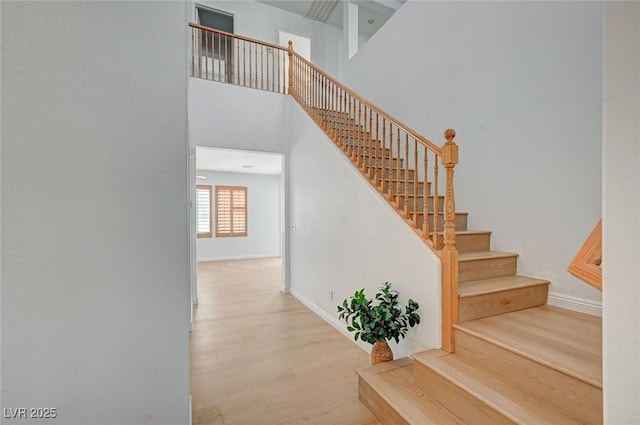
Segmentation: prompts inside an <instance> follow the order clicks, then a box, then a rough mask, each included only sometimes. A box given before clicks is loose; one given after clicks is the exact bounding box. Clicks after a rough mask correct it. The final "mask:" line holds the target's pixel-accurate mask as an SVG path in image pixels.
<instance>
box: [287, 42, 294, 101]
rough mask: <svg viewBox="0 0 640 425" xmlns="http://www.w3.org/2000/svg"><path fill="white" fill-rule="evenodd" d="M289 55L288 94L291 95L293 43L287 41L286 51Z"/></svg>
mask: <svg viewBox="0 0 640 425" xmlns="http://www.w3.org/2000/svg"><path fill="white" fill-rule="evenodd" d="M287 54H288V55H289V94H290V95H292V93H293V41H291V40H289V49H288V50H287Z"/></svg>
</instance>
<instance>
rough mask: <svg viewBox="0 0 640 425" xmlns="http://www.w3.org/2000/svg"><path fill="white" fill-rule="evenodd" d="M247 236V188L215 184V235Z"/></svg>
mask: <svg viewBox="0 0 640 425" xmlns="http://www.w3.org/2000/svg"><path fill="white" fill-rule="evenodd" d="M228 236H247V188H246V187H245V186H216V237H228Z"/></svg>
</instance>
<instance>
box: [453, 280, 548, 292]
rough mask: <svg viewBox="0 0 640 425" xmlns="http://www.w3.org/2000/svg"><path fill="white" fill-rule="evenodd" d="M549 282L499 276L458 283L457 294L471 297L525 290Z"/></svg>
mask: <svg viewBox="0 0 640 425" xmlns="http://www.w3.org/2000/svg"><path fill="white" fill-rule="evenodd" d="M548 283H549V281H548V280H545V279H537V278H534V277H528V276H520V275H515V276H501V277H494V278H489V279H480V280H470V281H467V282H460V284H459V287H458V294H460V297H473V296H476V295H482V294H490V293H494V292H501V291H506V290H510V289H517V288H525V287H528V286H535V285H545V284H548Z"/></svg>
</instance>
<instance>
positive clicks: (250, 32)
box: [191, 0, 343, 79]
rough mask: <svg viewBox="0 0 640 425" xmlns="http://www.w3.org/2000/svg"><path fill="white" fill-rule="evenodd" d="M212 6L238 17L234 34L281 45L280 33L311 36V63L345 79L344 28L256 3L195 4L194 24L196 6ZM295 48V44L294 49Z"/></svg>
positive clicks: (212, 0)
mask: <svg viewBox="0 0 640 425" xmlns="http://www.w3.org/2000/svg"><path fill="white" fill-rule="evenodd" d="M196 4H198V5H203V6H206V7H211V8H213V9H217V10H220V11H223V12H227V13H231V14H233V15H234V16H235V33H236V34H239V35H243V36H245V37H250V38H254V39H257V40H261V41H266V42H268V43H273V44H279V43H278V30H287V31H291V32H297V33H300V34H303V35H307V36H309V37H311V62H313V63H314V64H316V65H317V66H319V67H320V68H322V69H323V70H325V71H326V72H328V73H329V74H331V75H332V76H334V77H337V78H338V79H342V68H343V65H342V28H338V27H337V26H334V25H327V24H323V23H320V22H316V21H313V20H311V19H307V18H304V17H302V16H300V15H296V14H294V13H291V12H287V11H286V10H282V9H278V8H275V7H271V6H268V5H266V4H262V3H258V2H256V1H237V0H236V1H215V0H198V1H196V2H192V12H191V21H192V22H195V21H196V18H195V16H196V15H195V5H196ZM293 48H294V49H295V45H294V46H293Z"/></svg>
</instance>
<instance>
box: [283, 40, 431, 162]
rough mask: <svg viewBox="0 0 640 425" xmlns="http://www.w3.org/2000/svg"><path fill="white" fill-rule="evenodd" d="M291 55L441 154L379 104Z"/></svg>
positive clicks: (426, 140) (298, 56)
mask: <svg viewBox="0 0 640 425" xmlns="http://www.w3.org/2000/svg"><path fill="white" fill-rule="evenodd" d="M293 55H294V56H295V57H296V58H297V59H298V60H300V61H301V62H303V63H304V64H305V65H307V66H309V67H310V68H312V69H314V70H315V71H316V72H319V73H320V74H322V76H323V77H324V78H326V79H327V80H329V81H331V82H332V83H333V84H335V85H336V86H338V87H340V88H341V89H342V90H344V91H345V92H346V93H347V94H349V95H350V96H352V97H353V98H355V99H357V100H358V101H359V102H360V103H362V104H363V105H367V106H368V107H369V108H371V109H374V110H375V111H377V112H378V114H379V115H380V116H381V117H384V118H386V119H387V121H390V122H393V123H394V124H395V125H396V126H397V127H399V128H400V129H402V131H404V132H406V133H407V134H409V135H410V136H411V137H413V138H415V139H416V140H418V141H419V142H420V143H422V144H423V145H425V146H427V147H429V149H430V150H431V151H432V152H434V153H436V154H437V155H438V156H441V155H442V151H441V149H440V147H439V146H438V145H436V144H435V143H433V142H432V141H430V140H428V139H427V138H425V137H424V136H422V135H420V134H419V133H417V132H415V131H414V130H412V129H411V128H409V127H408V126H406V125H405V124H403V123H402V122H401V121H400V120H398V119H396V118H394V117H393V116H391V115H390V114H388V113H387V112H385V111H384V110H382V109H381V108H380V107H379V106H376V105H374V104H373V103H371V102H369V101H368V100H366V99H365V98H363V97H362V96H360V95H359V94H357V93H356V92H354V91H353V90H351V89H350V88H348V87H347V86H345V85H344V84H342V83H340V82H339V81H338V80H336V79H335V78H333V77H332V76H330V75H329V74H327V73H325V72H324V71H323V70H321V69H320V68H318V67H317V66H315V65H314V64H312V63H311V62H309V61H308V60H306V59H305V58H303V57H302V56H300V55H299V54H298V53H296V52H295V51H294V52H293Z"/></svg>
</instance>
